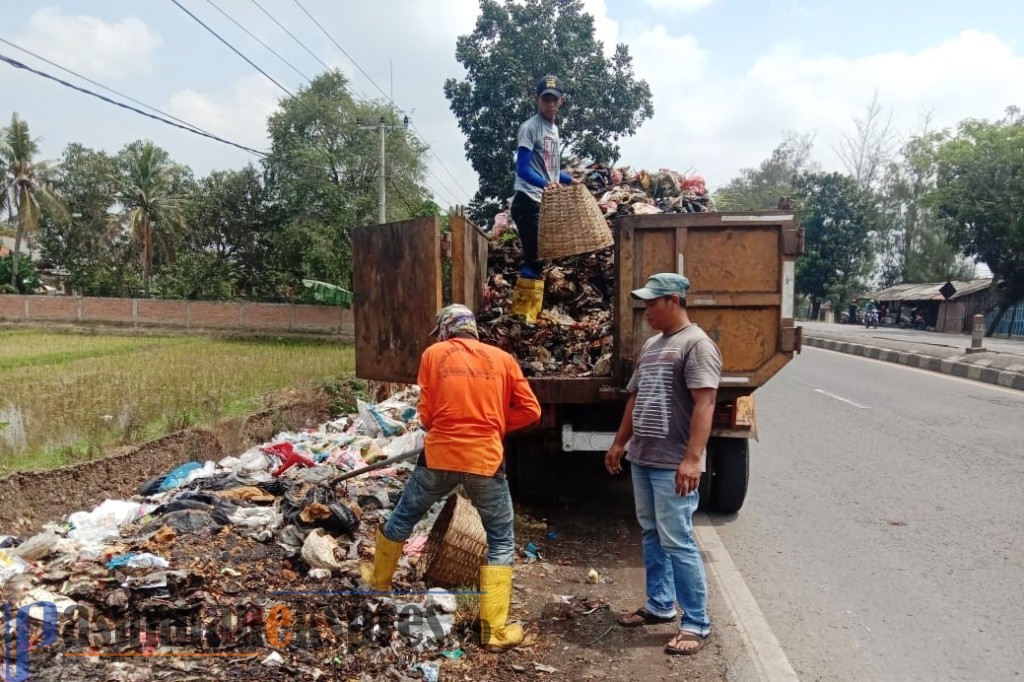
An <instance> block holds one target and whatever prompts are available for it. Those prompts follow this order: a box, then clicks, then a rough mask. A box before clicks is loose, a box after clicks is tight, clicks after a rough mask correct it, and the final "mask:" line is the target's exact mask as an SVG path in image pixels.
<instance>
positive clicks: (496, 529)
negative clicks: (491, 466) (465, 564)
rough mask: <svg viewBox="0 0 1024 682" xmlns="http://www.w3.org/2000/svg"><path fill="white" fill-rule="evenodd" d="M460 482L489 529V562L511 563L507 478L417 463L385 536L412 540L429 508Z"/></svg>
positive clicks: (512, 548)
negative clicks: (418, 464) (415, 527)
mask: <svg viewBox="0 0 1024 682" xmlns="http://www.w3.org/2000/svg"><path fill="white" fill-rule="evenodd" d="M460 483H461V484H462V487H463V488H465V490H466V494H468V495H469V499H470V501H471V502H472V503H473V506H474V507H476V510H477V511H478V512H480V521H482V522H483V524H484V530H485V531H486V532H487V563H488V564H491V565H493V566H511V565H512V564H513V563H514V562H515V556H516V548H515V539H514V537H513V533H512V530H513V525H514V517H513V514H512V496H511V495H510V494H509V492H508V481H506V480H505V479H503V478H494V477H491V476H479V475H477V474H464V473H460V472H457V471H441V470H439V469H428V468H426V467H424V466H417V467H416V469H415V470H413V472H412V478H410V479H409V484H408V485H407V486H405V490H403V491H402V497H401V499H399V500H398V505H397V506H396V507H395V511H393V512H392V513H391V516H390V518H388V522H387V523H386V524H385V525H384V531H383V533H384V537H386V538H387V539H389V540H392V541H394V542H405V541H406V540H408V539H409V536H410V535H412V529H413V527H414V526H415V525H416V524H417V523H419V522H420V519H422V518H423V515H424V514H426V513H427V510H428V509H430V507H431V506H433V505H434V503H435V502H437V501H438V500H440V499H442V498H443V497H445V496H446V495H447V494H448V493H450V492H451V491H453V490H455V487H456V486H458V485H459V484H460Z"/></svg>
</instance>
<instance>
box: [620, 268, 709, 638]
mask: <svg viewBox="0 0 1024 682" xmlns="http://www.w3.org/2000/svg"><path fill="white" fill-rule="evenodd" d="M689 288H690V281H689V280H688V279H686V277H684V276H682V275H678V274H676V273H673V272H666V273H659V274H656V275H652V276H651V277H650V279H648V280H647V285H646V286H644V287H643V288H642V289H636V290H635V291H633V292H632V295H633V297H634V298H638V299H642V300H643V301H644V305H645V306H646V312H645V313H644V315H645V317H646V318H647V322H648V324H650V325H651V328H652V329H654V330H655V331H658V332H660V333H659V334H658V335H657V336H653V337H651V338H650V339H648V340H647V342H646V343H645V344H644V347H643V350H642V351H641V352H640V357H639V358H638V359H637V365H636V372H635V373H634V374H633V377H632V378H631V379H630V382H629V386H628V387H627V390H628V391H629V393H630V398H629V401H628V402H627V404H626V410H625V413H624V414H623V415H622V423H621V424H620V425H619V430H618V433H616V435H615V441H614V443H613V444H612V446H611V448H609V449H608V452H607V453H606V454H605V458H604V459H605V467H606V468H607V469H608V471H609V473H612V474H617V473H620V472H621V471H622V458H623V456H624V455H625V448H626V444H627V443H629V455H628V459H629V462H630V469H631V471H632V475H633V496H634V499H635V503H636V516H637V520H638V521H639V522H640V529H641V531H642V533H643V554H644V568H645V572H646V582H647V603H646V604H644V605H643V606H642V607H640V608H639V609H637V610H636V611H633V612H632V613H627V614H623V615H622V616H621V617H620V618H619V624H620V625H623V626H625V627H635V626H640V625H647V624H649V623H667V622H670V621H673V620H675V617H676V602H678V603H679V605H680V606H681V607H682V610H683V615H682V618H681V620H680V625H679V628H680V629H679V632H678V633H676V635H675V636H674V637H673V638H672V639H671V640H670V641H669V642H668V644H666V646H665V653H667V654H681V655H688V654H695V653H697V652H698V651H700V650H701V648H703V646H704V643H705V642H706V641H707V639H708V637H709V636H710V635H711V621H710V619H709V618H708V613H707V602H708V589H707V577H706V575H705V573H704V562H703V560H702V559H701V556H700V549H699V548H698V547H697V543H696V542H695V541H694V539H693V512H694V511H696V509H697V502H698V500H699V495H698V493H697V486H698V484H699V483H700V475H701V472H702V471H703V470H704V449H705V447H706V445H707V442H708V437H709V436H710V435H711V421H712V417H713V415H714V411H715V394H716V392H717V390H718V383H719V380H720V379H721V375H722V356H721V353H719V350H718V346H716V345H715V342H714V341H712V340H711V339H710V338H709V337H708V335H707V334H705V333H704V331H703V330H702V329H701V328H700V327H698V326H697V325H696V324H693V323H692V322H690V318H689V315H688V314H687V312H686V291H687V290H688V289H689Z"/></svg>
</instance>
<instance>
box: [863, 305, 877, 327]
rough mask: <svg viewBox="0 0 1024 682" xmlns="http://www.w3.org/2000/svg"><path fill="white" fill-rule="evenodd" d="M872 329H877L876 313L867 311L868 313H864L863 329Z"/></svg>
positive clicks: (875, 311)
mask: <svg viewBox="0 0 1024 682" xmlns="http://www.w3.org/2000/svg"><path fill="white" fill-rule="evenodd" d="M872 327H874V328H875V329H878V311H877V310H869V311H867V312H865V313H864V328H865V329H871V328H872Z"/></svg>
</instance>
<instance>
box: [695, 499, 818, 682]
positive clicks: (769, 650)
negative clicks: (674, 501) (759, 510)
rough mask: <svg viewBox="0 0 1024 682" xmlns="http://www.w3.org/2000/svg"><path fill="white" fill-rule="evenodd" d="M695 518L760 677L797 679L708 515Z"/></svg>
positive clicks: (778, 681) (779, 681)
mask: <svg viewBox="0 0 1024 682" xmlns="http://www.w3.org/2000/svg"><path fill="white" fill-rule="evenodd" d="M695 520H696V521H698V522H699V523H695V524H694V526H693V533H694V535H695V536H696V537H697V542H698V543H700V546H701V548H702V549H703V550H704V556H705V564H706V566H707V568H708V571H709V572H710V573H711V575H712V577H713V578H714V579H715V582H717V583H718V587H719V589H720V590H721V593H722V596H723V597H724V599H725V604H726V606H727V607H728V608H729V611H730V612H731V613H732V617H733V620H734V621H735V622H736V629H737V630H738V631H739V633H740V636H741V637H742V638H743V643H744V645H745V646H746V649H747V652H748V653H749V654H750V657H751V659H753V662H754V666H755V667H756V668H757V673H758V676H759V678H760V679H761V680H763V681H764V682H797V681H798V680H799V679H800V678H798V677H797V676H796V671H795V670H793V666H791V665H790V664H789V658H788V657H787V656H786V652H785V651H783V650H782V646H781V645H780V644H779V640H778V639H777V638H776V637H775V633H774V632H772V629H771V627H770V626H769V625H768V621H767V620H765V617H764V614H763V613H762V612H761V607H759V606H758V605H757V600H755V599H754V595H753V594H751V593H750V588H748V587H747V583H746V582H745V581H744V580H743V575H742V574H740V571H739V569H738V568H736V564H734V563H733V562H732V557H731V556H729V551H728V550H727V549H726V548H725V545H724V544H722V540H721V538H719V537H718V533H717V532H716V531H715V527H714V526H712V525H711V522H710V521H709V520H708V517H707V514H703V513H702V514H697V515H696V517H695Z"/></svg>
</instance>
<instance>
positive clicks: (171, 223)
mask: <svg viewBox="0 0 1024 682" xmlns="http://www.w3.org/2000/svg"><path fill="white" fill-rule="evenodd" d="M114 182H115V199H116V200H117V203H118V204H119V205H120V207H121V210H120V212H119V213H118V216H117V225H118V226H119V227H120V228H121V229H123V230H124V232H125V233H126V234H128V235H130V237H131V242H132V243H133V245H134V246H135V248H136V249H137V251H138V253H139V257H140V261H141V264H142V274H143V290H144V292H145V294H146V295H147V296H148V295H149V289H150V283H151V278H152V274H153V264H154V261H155V260H156V259H157V254H158V253H159V257H160V258H162V259H164V260H171V259H172V258H173V254H174V245H175V241H176V240H177V239H179V238H180V237H181V233H182V231H183V228H184V224H183V223H182V216H181V209H182V200H183V198H184V194H185V192H186V191H187V190H188V188H189V186H190V184H191V182H192V180H191V172H190V171H189V170H188V169H187V168H185V167H183V166H180V165H178V164H175V163H172V162H171V160H170V155H169V154H168V153H167V152H166V151H164V150H163V149H161V148H159V147H157V146H156V145H155V144H153V143H152V142H150V141H148V140H147V141H142V140H139V141H136V142H132V143H131V144H129V145H128V146H126V147H125V148H124V149H122V150H121V151H120V152H119V153H118V155H117V169H116V175H115V180H114Z"/></svg>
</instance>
